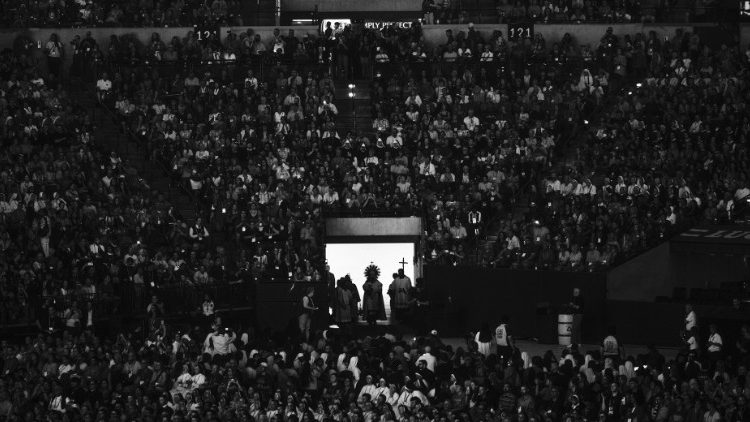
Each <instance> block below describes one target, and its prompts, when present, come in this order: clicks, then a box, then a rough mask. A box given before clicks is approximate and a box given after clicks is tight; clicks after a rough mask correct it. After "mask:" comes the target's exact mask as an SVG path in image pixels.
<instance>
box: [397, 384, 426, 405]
mask: <svg viewBox="0 0 750 422" xmlns="http://www.w3.org/2000/svg"><path fill="white" fill-rule="evenodd" d="M412 399H417V400H419V401H420V402H421V403H422V405H423V406H425V405H428V404H429V401H428V400H427V397H425V395H424V394H423V393H422V392H421V391H419V390H416V389H414V386H413V385H412V384H411V382H407V383H406V385H404V387H403V388H402V389H401V394H400V395H399V396H398V401H397V402H396V404H397V405H398V406H400V405H404V406H406V407H407V408H408V407H411V401H412Z"/></svg>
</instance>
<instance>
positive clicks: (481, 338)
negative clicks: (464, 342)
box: [474, 322, 492, 357]
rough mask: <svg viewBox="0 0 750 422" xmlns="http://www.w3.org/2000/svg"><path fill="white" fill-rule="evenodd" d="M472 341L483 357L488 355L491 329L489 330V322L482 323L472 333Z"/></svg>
mask: <svg viewBox="0 0 750 422" xmlns="http://www.w3.org/2000/svg"><path fill="white" fill-rule="evenodd" d="M474 343H476V345H477V349H478V351H479V353H481V354H482V355H483V356H484V357H488V356H489V355H490V354H491V349H492V331H490V325H489V324H487V323H486V322H483V323H482V327H481V328H480V329H479V331H477V333H476V334H475V335H474Z"/></svg>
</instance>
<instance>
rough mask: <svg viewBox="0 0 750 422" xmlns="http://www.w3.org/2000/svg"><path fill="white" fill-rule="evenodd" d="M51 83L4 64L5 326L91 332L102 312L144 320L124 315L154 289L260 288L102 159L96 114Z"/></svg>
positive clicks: (8, 59) (1, 209)
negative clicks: (239, 283) (237, 284)
mask: <svg viewBox="0 0 750 422" xmlns="http://www.w3.org/2000/svg"><path fill="white" fill-rule="evenodd" d="M39 75H40V74H39V63H38V62H35V61H34V60H32V59H31V58H30V57H29V56H27V55H25V54H18V53H13V52H10V51H8V50H6V51H4V52H3V53H2V60H1V61H0V120H1V121H2V132H1V133H0V137H1V138H0V142H1V143H2V152H1V153H0V168H1V169H2V170H0V251H1V252H0V323H1V324H12V323H23V324H34V323H36V324H39V326H40V327H44V328H45V329H46V328H47V327H51V328H58V327H61V326H62V327H68V328H71V329H72V328H82V327H86V326H87V325H91V324H92V323H93V322H94V321H95V320H96V318H97V317H98V315H96V312H98V311H103V312H107V313H113V312H114V313H117V312H122V313H128V312H132V311H133V309H130V308H128V309H125V308H118V307H119V306H120V305H121V304H126V305H127V306H131V307H132V306H136V305H137V304H138V303H142V302H145V300H147V299H146V298H145V295H146V294H147V291H148V289H149V288H152V287H158V286H165V285H170V284H174V283H186V284H190V285H197V286H201V285H205V284H209V283H214V282H227V281H233V280H239V279H244V278H243V277H245V278H246V277H249V276H250V273H249V271H246V270H245V269H243V268H241V267H238V266H237V265H234V263H233V262H232V263H228V262H227V256H226V253H225V249H224V248H223V247H220V246H214V245H213V244H210V245H209V244H207V242H205V237H206V236H208V232H207V231H204V230H201V229H204V228H203V227H202V226H201V225H200V221H198V222H197V223H196V224H194V225H192V226H188V225H187V224H186V223H185V222H184V221H183V220H182V219H181V218H180V217H179V215H177V214H176V213H175V212H174V209H173V208H172V206H171V205H170V204H169V203H168V202H167V201H166V200H165V199H164V196H163V194H162V193H159V192H157V191H154V190H152V189H151V188H150V187H149V186H148V184H147V183H146V182H145V181H144V180H143V179H142V178H140V177H139V176H138V173H137V172H136V171H135V170H134V169H133V168H131V167H129V166H128V165H127V163H124V162H123V160H122V159H121V158H120V157H119V156H118V155H117V154H116V153H115V152H109V151H106V149H105V148H103V147H102V145H101V144H100V140H98V139H96V138H95V136H94V133H95V127H94V122H93V120H92V115H91V110H87V109H85V108H84V107H83V106H82V105H81V104H77V103H76V102H75V101H74V100H73V99H71V97H70V96H69V94H68V91H67V90H66V89H63V88H62V87H61V86H59V85H57V84H55V83H54V81H55V79H54V78H51V79H48V78H45V77H42V76H39ZM48 81H51V83H50V84H48V83H47V82H48ZM123 298H128V300H123ZM194 301H195V303H192V304H193V305H195V307H196V308H197V306H198V303H197V298H194ZM186 303H187V304H191V303H190V301H186ZM123 306H124V305H123Z"/></svg>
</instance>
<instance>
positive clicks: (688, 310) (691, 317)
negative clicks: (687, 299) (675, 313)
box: [685, 303, 698, 333]
mask: <svg viewBox="0 0 750 422" xmlns="http://www.w3.org/2000/svg"><path fill="white" fill-rule="evenodd" d="M697 324H698V319H697V317H696V316H695V311H694V310H693V305H691V304H689V303H688V304H686V305H685V333H690V332H691V331H692V330H693V328H694V327H696V326H697Z"/></svg>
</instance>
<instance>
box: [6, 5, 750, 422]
mask: <svg viewBox="0 0 750 422" xmlns="http://www.w3.org/2000/svg"><path fill="white" fill-rule="evenodd" d="M216 3H219V1H216V2H213V3H212V4H214V5H215V4H216ZM47 4H48V5H47V6H41V5H40V6H39V10H33V11H28V12H24V13H22V14H21V15H22V16H27V17H28V16H40V15H41V14H44V15H45V16H46V15H47V14H49V12H50V10H56V9H55V8H56V7H58V6H59V7H61V11H59V12H55V13H68V12H69V9H68V7H73V8H74V9H72V10H75V7H78V6H81V7H90V8H98V7H101V5H99V4H97V5H94V4H93V3H86V4H85V5H81V4H80V3H79V2H71V3H63V2H49V3H47ZM175 4H177V3H175ZM188 4H189V5H194V3H193V2H190V3H188ZM599 4H603V3H602V2H600V3H599ZM76 5H78V6H76ZM4 6H6V5H5V4H4ZM45 7H47V8H48V9H45ZM118 7H121V6H118ZM122 7H125V8H126V9H128V8H129V7H130V6H127V5H126V6H122ZM174 7H176V6H174ZM185 7H189V6H185ZM210 9H211V10H212V9H213V8H212V7H210ZM219 9H221V8H219ZM600 9H601V8H600ZM128 10H129V9H128ZM181 10H182V9H180V8H177V9H175V10H174V11H173V12H167V11H166V10H163V7H162V5H161V4H160V5H159V6H158V7H155V8H154V14H153V15H150V17H148V18H146V17H144V18H143V19H156V18H154V17H153V16H154V15H167V14H170V13H171V14H173V15H174V14H179V13H181ZM157 12H158V13H157ZM200 13H209V15H210V12H205V10H204V12H199V13H198V14H197V15H196V14H193V16H204V15H201V14H200ZM104 14H111V10H106V8H105V9H102V10H99V11H97V12H93V11H92V12H91V13H90V15H94V16H97V18H92V19H99V18H98V17H100V16H103V15H104ZM125 14H126V13H122V15H121V16H124V15H125ZM8 16H13V14H12V13H10V14H8ZM25 19H26V18H25ZM45 19H46V18H45ZM123 19H126V18H123ZM127 19H130V18H127ZM159 19H162V18H159ZM145 22H150V21H145V20H144V21H143V22H142V23H143V24H145ZM159 22H160V23H165V24H169V22H168V21H166V20H160V21H159ZM176 22H179V23H181V21H179V20H178V21H176ZM124 23H125V22H121V21H114V22H112V24H124ZM332 31H333V30H332ZM341 31H342V32H341V33H337V34H336V36H335V37H333V36H330V35H326V36H324V37H323V38H322V39H321V40H317V41H316V40H310V39H308V38H305V39H302V40H299V39H298V38H296V37H295V36H294V34H293V33H289V34H288V35H287V36H282V35H281V34H280V33H279V32H276V33H275V34H274V36H273V38H272V39H271V40H268V41H264V40H262V39H260V37H258V36H256V35H255V34H253V33H252V32H247V33H244V34H241V35H239V36H236V37H235V36H230V37H228V38H227V40H226V41H225V42H224V43H223V44H222V43H220V42H219V41H218V40H216V39H209V40H198V41H199V42H196V39H195V38H194V35H193V34H191V35H189V36H187V37H186V38H185V39H179V38H176V39H173V40H170V42H169V45H167V44H165V43H164V42H163V41H162V40H160V39H159V37H158V36H155V37H152V39H151V43H150V44H148V45H145V46H143V45H138V43H137V42H135V40H133V39H132V38H129V37H116V36H114V37H113V38H112V39H111V42H110V45H109V46H108V48H109V50H108V53H104V52H102V51H100V50H99V47H98V46H97V45H96V43H92V42H91V41H87V38H89V37H87V38H86V39H84V40H82V41H81V42H87V43H88V44H84V45H88V46H89V48H91V49H93V50H95V51H94V52H93V53H91V52H88V53H86V57H84V58H79V59H82V60H92V59H93V58H96V60H97V62H99V63H100V67H99V68H98V70H99V71H100V75H98V77H97V79H98V80H97V82H96V90H97V97H98V100H99V101H100V102H101V103H102V104H103V105H104V106H105V107H112V108H113V109H114V110H115V112H116V113H117V116H118V117H117V118H118V123H120V124H121V125H122V127H123V130H125V131H127V132H128V133H130V134H132V135H133V136H135V137H137V138H140V139H141V140H142V141H143V142H145V143H146V145H147V146H148V152H149V155H150V156H151V157H153V158H154V159H155V160H158V161H161V162H163V163H166V164H168V168H170V169H171V170H172V176H173V178H174V181H175V183H176V184H179V185H182V186H184V187H185V189H186V190H187V191H188V192H190V195H191V197H192V198H193V199H195V201H196V204H197V206H198V208H199V214H198V216H197V218H196V219H195V221H191V222H190V224H188V223H187V222H186V221H184V220H182V219H181V218H180V217H179V215H178V214H177V213H176V211H175V210H174V208H173V207H172V205H171V204H170V203H169V202H167V201H166V200H165V198H164V197H163V195H162V194H160V193H159V192H156V191H154V190H152V189H151V188H150V187H149V186H148V184H147V183H146V182H145V181H144V180H143V179H141V178H140V177H139V176H138V174H137V172H135V171H134V170H133V169H132V168H131V167H129V166H128V165H127V163H126V162H124V161H123V160H122V159H121V158H120V157H119V156H118V155H117V154H116V153H114V152H111V153H109V152H105V149H104V148H102V145H101V144H100V141H101V140H99V139H96V137H95V136H94V133H95V127H94V123H93V121H92V118H91V113H90V110H87V109H85V108H84V107H82V106H81V105H80V104H77V103H76V101H75V100H74V99H72V98H71V96H70V94H69V93H68V92H67V91H66V89H64V88H63V87H62V86H61V85H60V78H58V77H57V76H59V68H58V67H56V66H57V65H59V64H60V63H59V62H58V61H57V60H49V59H58V58H60V57H59V56H56V55H54V54H52V51H53V50H54V49H55V48H59V47H58V45H57V43H59V42H60V41H59V40H56V39H55V40H51V42H52V47H51V48H49V47H48V46H49V44H48V45H47V46H45V52H46V54H47V59H48V66H49V65H50V64H51V65H52V66H49V70H50V71H51V72H52V74H53V77H46V76H44V75H43V74H42V73H41V72H40V66H39V63H36V62H35V61H34V60H33V59H32V57H31V56H29V55H28V54H25V53H24V51H23V50H20V51H15V52H11V51H4V52H3V53H2V56H1V57H0V120H1V121H2V133H1V134H0V142H2V146H3V149H2V155H0V167H1V168H2V170H1V171H0V324H7V323H11V322H24V323H29V322H36V323H37V326H38V328H39V331H41V334H39V335H37V336H35V337H30V338H27V339H26V341H25V342H24V343H23V344H13V343H12V342H9V341H6V340H2V341H1V342H0V349H1V350H0V421H2V420H8V421H17V420H54V421H79V420H83V421H94V420H95V421H104V420H109V421H117V420H120V421H127V420H142V421H155V420H160V421H168V420H174V421H185V420H190V421H202V420H208V421H218V420H238V421H249V420H255V421H261V420H262V421H279V420H283V421H285V422H297V421H309V422H312V421H313V420H315V421H318V422H328V421H338V422H344V421H350V422H356V421H364V422H370V421H375V420H377V421H381V422H390V421H396V420H399V421H412V420H414V421H420V422H421V421H427V420H430V421H443V420H445V421H448V420H450V421H470V420H471V421H491V422H495V421H497V422H505V421H541V420H544V421H559V420H565V421H579V420H601V421H620V420H630V421H651V420H653V421H674V422H677V421H704V422H706V421H711V422H713V421H721V420H725V421H730V422H734V421H738V422H739V421H745V420H748V418H750V408H748V404H747V400H748V399H750V396H748V394H750V385H748V383H750V378H748V377H747V368H748V366H747V365H748V364H749V363H750V360H749V359H748V358H749V356H748V353H750V328H748V327H747V326H745V327H743V328H742V330H741V332H740V333H739V334H738V335H737V338H738V341H737V342H736V344H729V342H727V343H726V344H725V343H724V342H723V340H722V337H721V335H722V334H729V333H720V332H719V331H718V330H717V328H716V327H711V328H710V335H709V336H708V337H707V338H706V339H702V338H698V336H697V334H696V333H697V330H696V329H695V324H696V321H695V318H694V316H693V318H692V319H691V318H690V316H689V315H690V314H688V319H687V320H686V327H685V328H686V336H685V340H686V342H685V347H684V350H682V351H681V352H680V353H679V354H678V356H677V357H676V358H674V359H669V360H668V359H666V358H665V357H664V356H662V355H661V354H660V353H659V352H658V351H657V350H656V349H655V348H653V347H651V348H649V351H648V352H647V353H645V354H642V355H638V356H630V355H627V354H626V353H625V352H624V350H623V349H622V347H620V345H619V344H618V342H617V339H616V336H615V335H614V333H612V334H611V335H610V336H608V337H607V338H606V339H604V340H603V342H602V347H601V349H600V350H579V349H578V347H577V346H572V347H570V348H568V349H566V350H565V351H564V352H563V353H562V355H560V356H555V355H554V354H553V353H552V352H548V353H547V354H545V355H544V356H530V355H529V353H528V352H525V351H522V350H519V349H517V348H515V347H513V343H512V342H510V347H505V345H502V347H499V348H496V350H495V351H494V352H493V350H492V349H493V348H495V346H493V344H492V343H493V338H494V339H498V338H502V339H503V342H506V343H507V342H508V341H509V337H508V332H507V331H500V332H498V331H492V330H490V328H489V325H485V326H483V327H481V329H480V330H479V331H478V332H477V333H472V335H471V336H470V337H469V338H468V339H467V342H466V344H461V345H446V344H444V343H443V342H442V341H441V340H440V338H439V337H438V335H437V333H436V332H433V333H432V334H431V335H429V336H427V337H423V338H415V339H414V340H412V341H405V340H404V339H403V338H401V337H399V336H398V335H392V334H385V335H382V336H372V337H365V338H361V337H357V338H349V337H348V334H347V331H346V330H341V331H339V330H338V329H334V328H332V329H330V330H327V331H324V332H321V331H318V332H316V333H315V335H314V336H313V338H312V340H311V341H310V342H302V343H300V342H298V341H297V339H294V338H283V339H270V338H265V337H264V336H262V335H257V334H256V333H255V332H253V331H252V330H250V329H245V328H244V327H242V326H240V325H236V326H233V325H231V324H228V323H223V322H222V319H221V316H219V317H217V316H216V314H215V312H214V304H213V302H212V301H211V299H210V298H205V300H203V302H202V303H200V304H199V300H198V299H197V298H192V300H191V301H187V303H184V304H183V306H184V307H186V308H196V307H197V306H198V305H200V309H201V315H202V316H203V317H204V318H203V319H202V320H201V322H199V323H197V324H195V325H196V326H192V325H191V326H182V325H178V324H175V325H172V323H168V322H167V321H166V320H165V319H164V316H165V313H166V309H165V307H164V305H163V303H162V302H161V301H160V299H159V298H158V297H156V296H151V294H150V293H151V291H152V289H151V287H154V286H169V285H197V286H202V285H208V284H212V283H219V282H226V281H228V280H235V279H246V278H249V277H252V276H255V277H257V276H260V275H278V276H280V277H289V278H291V279H292V280H294V281H321V280H324V279H325V278H324V277H325V276H326V275H327V274H326V273H325V269H324V268H323V262H324V261H323V250H322V246H323V239H322V234H321V216H322V215H323V214H324V213H341V212H344V213H346V212H355V213H362V214H366V213H370V212H377V211H378V210H388V212H396V213H400V214H404V213H405V214H416V215H422V216H424V217H426V219H425V221H426V229H427V235H426V236H425V237H426V238H425V239H424V242H423V245H422V248H423V253H424V255H425V258H426V259H427V260H436V261H441V262H444V263H452V264H459V263H466V262H474V263H476V264H482V265H499V266H511V267H520V268H538V269H558V270H583V269H584V268H586V269H590V270H596V269H599V268H602V267H604V266H607V265H611V264H612V263H613V262H616V261H617V260H618V259H621V258H622V257H628V256H631V255H632V254H633V253H637V252H638V251H642V250H645V249H646V248H648V247H650V246H652V245H654V244H655V243H656V242H658V241H660V240H661V239H664V238H666V237H668V236H670V235H671V234H673V233H674V232H676V231H677V230H679V229H680V228H684V227H686V226H688V225H693V224H696V223H701V222H725V221H729V220H731V219H732V216H733V213H734V212H735V210H736V208H737V207H739V206H740V203H741V202H743V201H744V202H746V200H747V199H746V197H747V196H748V194H750V187H749V186H747V178H746V176H745V173H746V168H745V167H746V166H745V164H744V163H745V161H747V160H746V158H747V152H746V144H747V135H748V131H750V123H749V121H748V117H747V107H746V104H745V101H746V99H747V97H748V91H747V90H748V84H747V73H746V72H747V69H748V65H749V64H750V63H749V62H748V60H750V54H747V53H745V54H739V52H738V51H737V50H736V49H734V50H733V49H731V48H729V47H724V48H720V49H715V50H710V49H709V48H708V47H707V46H705V45H703V44H702V43H701V40H700V39H699V38H698V37H697V36H695V35H694V34H689V33H678V34H677V35H676V36H675V37H674V38H672V39H670V40H666V41H662V40H660V39H658V38H657V37H656V36H655V34H653V33H652V34H649V35H648V36H643V35H641V34H636V35H633V36H632V37H631V36H624V37H622V38H620V36H619V35H617V34H614V33H613V32H611V31H608V32H607V33H606V34H605V35H604V36H603V37H602V39H601V41H600V43H599V45H597V46H593V47H592V46H587V45H584V46H578V45H577V44H576V42H575V40H574V39H573V37H572V36H570V35H566V36H565V37H563V39H562V41H561V42H559V43H555V44H554V45H552V46H549V48H548V46H547V45H546V42H545V41H544V39H543V37H541V35H537V36H535V38H534V39H533V40H529V42H515V41H511V40H506V39H505V38H504V37H503V34H502V33H501V32H499V31H498V32H495V33H493V34H480V33H478V32H477V31H475V30H474V29H473V27H471V26H470V27H469V28H468V29H467V31H466V33H464V32H459V33H457V34H455V35H454V34H453V33H452V32H447V33H446V40H445V43H444V44H443V45H440V46H437V47H436V48H434V49H432V48H428V47H427V46H426V45H423V41H422V38H421V33H420V27H419V25H414V26H413V27H412V28H410V29H409V30H406V31H397V30H395V29H388V30H386V35H387V36H386V37H381V36H379V35H378V33H376V32H369V31H365V32H362V33H356V32H353V31H352V29H351V28H343V29H341ZM334 39H335V41H334ZM267 42H268V44H266V43H267ZM748 51H750V50H748ZM257 55H270V56H271V57H275V58H276V59H278V61H277V62H276V66H274V68H273V69H272V70H271V71H270V72H268V74H269V75H270V76H269V77H264V76H263V75H256V74H255V73H254V71H253V70H246V69H243V68H240V67H239V66H234V63H233V62H234V61H239V60H244V59H246V58H247V57H250V58H251V59H252V57H253V56H257ZM280 56H286V58H288V59H292V61H291V62H289V61H282V60H280ZM193 59H195V60H193ZM295 59H299V60H295ZM331 59H333V60H332V61H331ZM191 60H193V61H196V62H201V61H218V62H221V65H222V66H221V67H211V66H209V67H201V66H185V65H184V63H186V62H189V61H191ZM155 61H156V62H165V63H164V64H165V66H154V62H155ZM73 62H74V66H79V67H80V69H84V68H86V67H87V66H86V62H85V61H84V62H81V61H79V62H76V61H75V59H74V61H73ZM282 62H283V63H282ZM321 62H323V64H324V65H325V66H320V64H321ZM329 62H331V63H333V64H332V65H330V66H329V65H328V64H329ZM177 63H179V64H177ZM290 63H291V64H290ZM170 64H172V65H173V66H171V67H170V66H169V65H170ZM303 64H307V65H310V64H312V67H306V66H303ZM373 64H374V66H373ZM144 66H149V67H150V68H151V69H150V71H143V69H145V67H144ZM370 68H372V69H374V71H373V72H372V76H373V83H372V86H371V87H369V89H370V92H371V95H370V97H371V102H372V110H373V116H374V121H373V122H372V127H371V128H367V130H366V131H363V132H362V133H346V134H344V133H340V131H339V129H338V128H339V124H340V122H338V121H337V120H338V118H337V117H338V114H339V112H338V107H340V106H341V104H342V103H341V102H342V101H344V99H342V98H339V97H338V96H337V89H336V87H337V85H338V84H340V83H341V82H337V81H336V78H342V79H351V78H353V77H357V76H363V75H367V74H368V70H369V69H370ZM310 69H312V70H310ZM493 69H494V70H495V71H494V72H493V71H492V70H493ZM175 70H177V72H174V71H175ZM110 76H111V78H110ZM337 105H338V106H337ZM574 134H580V136H577V137H575V138H573V135H574ZM571 138H573V139H571ZM570 151H573V153H572V154H571V153H570ZM526 202H528V207H527V206H526V205H527V204H526ZM495 233H497V236H496V237H497V240H496V242H495V243H494V245H495V247H496V249H495V250H494V251H493V253H492V254H491V256H490V257H482V259H479V260H475V261H470V260H469V259H468V256H470V255H472V253H471V252H470V251H469V250H470V249H471V248H479V247H481V246H482V245H483V243H482V242H481V241H480V240H481V239H483V238H484V237H486V236H488V235H489V237H495ZM490 244H492V243H490ZM227 249H231V251H227ZM95 296H96V297H97V298H98V299H102V298H103V299H107V298H111V299H112V302H111V303H112V304H113V305H112V306H113V309H110V310H109V311H110V312H117V311H118V309H117V306H119V305H118V304H122V303H123V302H122V301H120V300H116V298H121V297H124V296H131V297H134V298H139V299H141V300H136V301H133V302H132V303H145V302H148V305H147V306H144V308H145V309H143V310H141V311H143V312H144V313H145V314H146V315H147V323H146V324H144V325H143V326H139V327H138V328H135V327H128V329H126V330H124V331H122V332H118V331H117V330H112V331H110V330H101V329H100V328H102V327H100V326H99V325H98V323H99V321H98V316H97V314H96V313H97V312H98V311H99V310H100V309H101V308H96V307H95V302H94V301H93V300H92V299H93V298H94V297H95ZM307 300H308V302H307V303H308V304H310V303H311V302H309V300H310V298H309V297H308V299H307ZM303 303H305V302H303ZM307 309H314V308H313V307H310V308H307ZM169 311H173V310H169ZM506 328H507V327H503V328H502V330H505V329H506ZM95 331H104V334H94V333H95ZM727 338H729V336H727Z"/></svg>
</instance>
